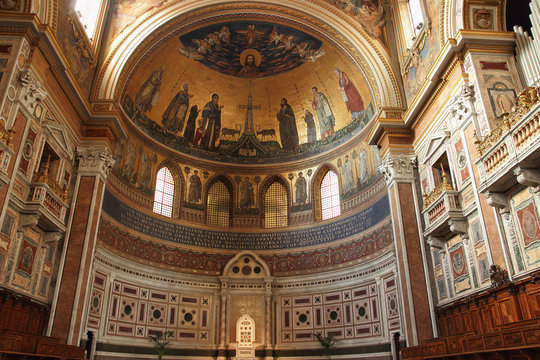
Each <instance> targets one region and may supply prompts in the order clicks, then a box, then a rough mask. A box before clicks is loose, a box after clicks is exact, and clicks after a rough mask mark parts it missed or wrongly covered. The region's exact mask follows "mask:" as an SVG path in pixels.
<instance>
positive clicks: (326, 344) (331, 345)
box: [312, 333, 337, 359]
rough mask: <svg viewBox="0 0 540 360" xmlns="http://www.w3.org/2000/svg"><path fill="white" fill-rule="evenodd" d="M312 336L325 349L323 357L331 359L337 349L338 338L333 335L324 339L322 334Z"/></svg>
mask: <svg viewBox="0 0 540 360" xmlns="http://www.w3.org/2000/svg"><path fill="white" fill-rule="evenodd" d="M312 336H313V337H314V338H315V339H316V340H317V341H318V342H319V344H320V345H321V347H322V348H323V355H324V356H326V357H327V358H328V359H330V358H331V356H332V353H333V352H334V349H335V347H336V343H337V340H336V338H335V337H333V336H332V335H328V336H325V337H323V336H322V334H321V333H315V334H313V335H312Z"/></svg>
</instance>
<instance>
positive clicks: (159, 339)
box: [148, 331, 174, 360]
mask: <svg viewBox="0 0 540 360" xmlns="http://www.w3.org/2000/svg"><path fill="white" fill-rule="evenodd" d="M173 336H174V333H173V332H172V331H165V332H160V333H158V334H157V335H148V340H149V341H150V342H151V343H152V345H153V346H154V349H155V350H156V352H157V353H158V359H159V360H161V359H162V358H163V354H165V348H166V347H167V345H169V343H170V341H167V339H170V338H172V337H173Z"/></svg>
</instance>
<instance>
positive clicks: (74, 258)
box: [47, 146, 114, 345]
mask: <svg viewBox="0 0 540 360" xmlns="http://www.w3.org/2000/svg"><path fill="white" fill-rule="evenodd" d="M77 160H78V172H77V181H76V185H75V189H74V193H73V202H72V204H71V214H70V218H69V223H68V230H67V233H66V241H65V243H64V249H63V258H62V263H61V265H60V273H59V274H58V278H59V280H60V281H59V282H58V285H57V288H56V292H55V297H54V299H53V304H52V308H51V317H50V320H49V328H48V329H47V334H48V335H50V336H52V337H55V338H58V339H60V340H61V341H62V342H65V343H67V344H71V345H78V344H79V341H80V339H81V335H82V332H83V331H84V328H85V324H84V319H85V318H86V317H85V312H86V306H87V303H88V299H87V298H88V296H89V294H90V293H91V285H90V281H91V278H90V277H91V276H90V274H91V270H92V261H93V254H94V251H95V245H96V239H97V232H98V227H99V219H100V216H101V205H102V202H103V194H104V190H105V184H106V181H107V176H108V175H109V173H110V171H111V170H112V166H113V164H114V160H113V158H112V156H111V153H110V151H109V149H108V148H107V147H105V146H101V147H99V148H98V147H84V148H82V147H81V148H79V149H77Z"/></svg>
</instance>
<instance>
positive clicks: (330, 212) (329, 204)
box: [321, 171, 341, 220]
mask: <svg viewBox="0 0 540 360" xmlns="http://www.w3.org/2000/svg"><path fill="white" fill-rule="evenodd" d="M321 212H322V219H323V220H326V219H331V218H333V217H336V216H339V215H341V207H340V203H339V180H338V177H337V175H336V173H335V172H333V171H328V172H327V173H326V175H325V176H324V178H323V180H322V183H321Z"/></svg>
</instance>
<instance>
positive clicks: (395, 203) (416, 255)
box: [379, 152, 436, 346]
mask: <svg viewBox="0 0 540 360" xmlns="http://www.w3.org/2000/svg"><path fill="white" fill-rule="evenodd" d="M379 169H380V171H381V173H382V174H383V175H384V177H385V179H386V183H387V186H388V197H389V201H390V209H391V215H392V223H393V227H394V228H393V230H394V239H395V246H396V256H397V263H398V275H399V284H400V289H401V298H402V303H401V304H402V308H403V311H402V314H403V322H404V326H405V329H403V333H404V335H405V338H406V341H407V346H413V345H418V344H420V343H421V342H423V341H424V340H426V339H430V338H432V337H433V336H434V335H436V333H435V331H436V330H435V329H436V326H435V314H434V313H433V310H432V309H433V299H432V296H431V288H430V286H429V285H428V281H429V278H430V276H429V272H428V271H429V269H428V268H427V261H426V258H425V256H424V251H425V250H424V243H423V236H422V233H421V230H420V229H421V223H422V221H421V214H420V208H419V197H420V194H418V193H417V190H416V189H417V183H416V157H415V156H414V155H404V154H400V155H394V154H393V153H392V152H390V153H389V154H388V155H387V156H386V158H385V159H384V161H383V164H382V165H381V166H380V167H379Z"/></svg>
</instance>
